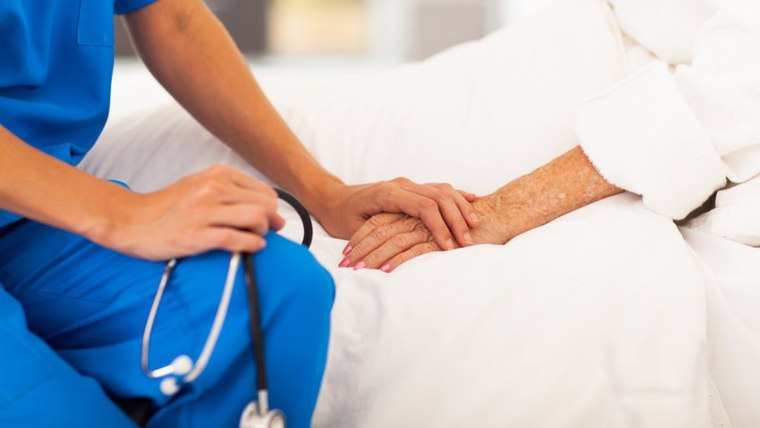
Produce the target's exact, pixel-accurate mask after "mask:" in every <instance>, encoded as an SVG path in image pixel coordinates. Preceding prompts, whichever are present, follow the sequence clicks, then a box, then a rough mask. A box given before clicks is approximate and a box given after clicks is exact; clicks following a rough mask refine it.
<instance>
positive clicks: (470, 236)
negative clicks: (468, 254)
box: [464, 232, 475, 245]
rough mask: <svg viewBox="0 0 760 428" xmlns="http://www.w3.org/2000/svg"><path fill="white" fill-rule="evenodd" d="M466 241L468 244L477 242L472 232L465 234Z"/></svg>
mask: <svg viewBox="0 0 760 428" xmlns="http://www.w3.org/2000/svg"><path fill="white" fill-rule="evenodd" d="M464 242H465V243H466V244H467V245H472V244H474V243H475V241H473V240H472V235H470V232H467V233H465V234H464Z"/></svg>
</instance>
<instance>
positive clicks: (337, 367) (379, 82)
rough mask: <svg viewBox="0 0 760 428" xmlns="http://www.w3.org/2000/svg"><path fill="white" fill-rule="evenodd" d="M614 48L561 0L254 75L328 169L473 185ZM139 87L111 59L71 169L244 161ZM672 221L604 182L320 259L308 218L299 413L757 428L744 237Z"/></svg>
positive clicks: (352, 418)
mask: <svg viewBox="0 0 760 428" xmlns="http://www.w3.org/2000/svg"><path fill="white" fill-rule="evenodd" d="M548 29H551V30H552V31H547V30H548ZM526 41H530V42H529V43H526ZM621 55H622V54H621V52H620V51H619V50H618V45H617V43H616V41H615V39H614V34H612V33H611V32H610V27H609V26H608V25H607V22H606V18H605V15H604V10H602V9H601V8H600V2H597V1H595V0H573V1H565V2H563V3H562V4H560V5H558V7H556V8H554V9H553V10H551V11H548V12H547V13H546V14H544V15H543V16H541V17H539V18H537V19H535V20H533V21H531V22H530V23H528V24H526V25H523V26H521V27H518V28H515V29H510V30H506V31H500V32H497V33H495V34H494V35H492V36H490V37H489V38H487V39H485V40H483V41H480V42H477V43H472V44H467V45H464V46H460V47H457V48H454V49H452V50H450V51H448V52H446V53H444V54H442V55H439V56H437V57H435V58H433V59H431V60H428V61H426V62H424V63H421V64H414V65H409V66H405V67H401V68H399V69H398V70H395V71H391V72H386V73H380V74H377V75H363V76H360V77H355V78H333V79H329V78H320V79H300V78H293V77H286V78H282V77H278V76H277V75H271V74H266V73H264V76H263V78H262V79H261V80H262V82H263V85H264V87H265V88H266V90H267V92H268V93H269V94H270V96H271V97H272V98H273V100H274V102H275V104H276V106H277V107H278V109H279V110H280V111H281V112H282V114H283V116H284V117H285V118H286V120H287V121H288V122H289V124H290V125H291V126H292V127H293V128H294V130H295V131H296V132H297V134H298V135H299V136H300V137H301V139H302V140H303V141H304V143H305V144H306V146H307V147H308V148H309V149H310V150H311V151H312V152H313V153H314V154H315V156H316V157H317V158H318V159H319V160H320V161H321V162H322V163H324V164H325V165H326V166H327V167H328V168H329V169H331V170H332V171H334V172H335V173H337V174H338V175H339V176H341V177H342V178H343V179H345V180H347V181H350V182H362V181H368V180H380V179H388V178H392V177H394V176H398V175H405V176H410V177H411V178H413V179H416V180H420V181H449V182H453V183H454V184H456V185H458V186H460V187H463V188H466V189H469V190H472V191H476V192H479V193H485V192H490V191H492V190H494V189H495V188H496V187H497V186H499V185H501V184H503V183H505V182H507V181H509V180H511V179H513V178H514V177H517V176H519V175H521V174H524V173H526V172H528V171H530V170H531V169H533V168H535V167H536V166H538V165H541V164H542V163H544V162H546V161H548V160H549V159H551V158H553V157H555V156H556V155H558V154H560V153H562V151H564V150H566V149H567V148H570V147H572V146H573V145H575V144H576V140H575V137H574V135H573V129H572V128H573V126H572V117H573V107H574V105H575V104H576V103H577V102H578V101H579V100H580V99H582V98H584V97H586V96H588V95H591V94H593V93H594V92H596V91H598V90H600V89H603V88H604V87H605V86H607V85H608V84H609V83H610V82H612V81H615V80H617V79H619V78H620V77H621V76H622V75H623V73H624V71H623V67H622V63H621ZM150 82H151V81H150V79H149V77H147V75H146V74H145V72H144V71H143V70H139V69H137V68H135V67H128V70H127V71H126V73H124V74H120V73H119V72H118V71H117V75H116V78H115V89H114V104H115V105H116V108H115V109H114V116H112V119H111V121H110V122H109V125H108V127H107V129H106V131H105V132H104V134H103V136H102V138H101V140H100V141H99V142H98V144H97V145H96V147H95V148H94V149H93V151H92V152H91V153H90V154H89V155H88V157H87V158H86V159H85V161H84V162H83V164H82V167H83V168H85V169H87V170H89V171H91V172H93V173H95V174H98V175H100V176H103V177H107V178H110V179H119V180H122V181H125V182H127V183H129V184H130V185H131V186H132V187H133V188H134V189H136V190H138V191H149V190H153V189H156V188H159V187H162V186H165V185H167V184H169V183H171V182H172V181H174V180H176V179H177V178H179V177H181V176H182V175H185V174H188V173H191V172H194V171H198V170H200V169H202V168H204V167H205V166H207V165H209V164H211V163H214V162H223V163H227V164H230V165H233V166H237V167H240V168H242V169H245V170H246V171H248V172H249V173H251V174H254V175H257V176H259V174H258V173H257V172H256V171H255V170H253V169H252V168H250V167H249V166H247V165H245V163H244V162H243V161H242V160H241V159H240V158H238V157H237V156H236V155H234V154H233V153H232V152H231V151H230V150H229V149H227V148H226V147H224V146H223V145H222V144H220V143H219V142H218V141H216V140H215V139H214V138H213V137H212V136H211V135H209V134H208V133H207V132H205V131H203V130H202V129H201V128H200V127H199V126H198V125H197V124H196V123H195V122H194V121H193V120H192V119H191V118H190V117H189V116H188V115H187V114H186V113H184V112H182V111H181V110H180V109H179V108H178V107H176V106H174V105H171V104H168V105H166V106H165V107H161V106H160V105H162V104H166V103H167V102H168V101H167V100H168V97H167V96H166V95H165V94H162V92H161V91H160V90H158V89H157V88H156V87H155V84H153V83H150ZM135 88H143V89H142V90H140V91H137V90H135ZM146 108H147V109H148V110H149V111H147V112H146V111H144V110H145V109H146ZM138 111H140V112H138ZM287 217H288V218H289V220H291V221H290V223H292V224H296V225H297V224H298V221H297V217H296V216H295V215H293V214H292V213H288V214H287ZM296 229H297V227H294V229H291V230H289V231H286V233H289V234H290V233H292V234H297V233H298V230H296ZM684 233H685V236H686V238H687V240H688V243H689V244H691V246H690V245H688V244H687V241H686V240H684V237H683V236H682V234H681V233H679V231H678V229H677V228H676V227H675V226H674V225H673V224H672V222H670V221H669V220H667V219H665V218H663V217H660V216H657V215H655V214H653V213H651V212H650V211H648V210H646V209H645V208H643V207H642V205H641V203H640V201H639V199H638V198H637V197H635V196H633V195H620V196H617V197H614V198H610V199H607V200H605V201H602V202H599V203H597V204H594V205H592V206H589V207H586V208H584V209H582V210H579V211H576V212H574V213H571V214H570V215H567V216H565V217H562V218H560V219H558V220H556V221H554V222H552V223H550V224H548V225H546V226H544V227H541V228H539V229H536V230H534V231H531V232H529V233H527V234H525V235H523V236H521V237H519V238H517V239H515V240H513V241H512V242H510V243H509V244H508V245H505V246H479V247H475V248H468V249H464V250H457V251H455V252H449V253H439V254H432V255H428V256H424V257H421V258H419V259H417V260H414V261H413V262H410V263H409V264H408V265H406V266H403V267H402V268H400V269H398V270H397V271H396V272H394V273H393V274H390V275H387V274H384V273H381V272H376V271H360V272H354V271H351V270H344V269H338V268H337V267H336V265H337V263H338V261H339V258H340V250H341V249H342V247H343V245H344V244H345V242H344V241H340V240H336V239H333V238H330V237H329V236H327V234H326V233H325V232H324V231H323V230H321V229H320V228H317V232H316V238H315V242H314V245H313V251H314V253H315V254H316V256H317V258H318V259H319V260H320V261H321V262H322V263H323V264H324V265H325V266H326V267H328V269H329V270H330V271H331V272H332V274H333V275H334V277H335V279H336V284H337V287H338V293H337V297H336V302H335V307H334V311H333V334H332V340H331V345H330V356H329V361H328V366H327V372H326V375H325V382H324V386H323V391H322V396H321V398H320V402H319V405H318V408H317V412H316V415H315V421H314V424H315V426H317V427H331V428H332V427H387V426H397V427H426V426H430V427H455V426H481V427H508V426H530V427H605V428H607V427H668V428H676V427H680V426H683V427H687V426H688V427H701V426H715V427H729V426H735V427H746V428H749V427H757V426H760V410H758V409H757V406H755V403H756V402H758V401H757V400H758V398H760V370H759V369H758V368H757V367H756V366H758V365H757V364H753V362H756V361H760V318H759V317H757V315H755V312H756V311H755V310H754V308H757V307H760V306H758V305H759V304H760V272H759V271H758V268H757V266H760V263H758V262H760V260H757V258H758V257H760V253H758V250H756V249H753V248H751V247H746V246H743V245H740V244H736V243H732V242H730V241H726V240H723V239H721V238H718V237H715V236H712V235H706V234H702V233H698V232H690V231H686V232H684ZM733 255H737V256H736V257H733ZM735 264H736V265H737V266H738V267H737V266H734V265H735Z"/></svg>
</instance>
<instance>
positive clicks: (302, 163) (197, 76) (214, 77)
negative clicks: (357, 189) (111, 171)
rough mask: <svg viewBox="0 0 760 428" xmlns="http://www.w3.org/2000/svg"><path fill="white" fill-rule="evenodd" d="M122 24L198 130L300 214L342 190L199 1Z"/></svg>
mask: <svg viewBox="0 0 760 428" xmlns="http://www.w3.org/2000/svg"><path fill="white" fill-rule="evenodd" d="M127 23H128V25H129V28H130V33H131V35H132V37H133V41H134V43H135V46H136V47H137V49H138V51H139V53H140V56H141V57H142V58H143V60H144V61H145V63H146V64H147V66H148V67H149V69H150V70H151V71H152V72H153V74H154V75H155V76H156V78H157V79H158V80H159V81H160V82H161V84H162V85H164V87H166V88H167V90H168V91H169V92H170V93H171V94H172V95H173V96H174V97H175V98H176V99H177V100H178V101H179V102H180V103H181V104H182V105H183V106H184V107H185V108H186V109H187V110H188V111H189V112H190V113H191V114H192V115H193V116H194V117H195V118H196V119H197V120H198V121H199V122H200V123H201V124H203V126H204V127H206V128H207V129H208V130H210V131H211V132H212V133H213V134H214V135H216V136H217V137H218V138H219V139H220V140H222V141H223V142H225V143H226V144H228V145H229V146H230V147H231V148H233V149H234V150H235V151H236V152H237V153H239V154H240V155H241V156H242V157H243V158H244V159H245V160H246V161H248V162H249V163H250V164H251V165H253V166H254V167H256V168H257V169H258V170H259V171H261V172H262V173H264V174H265V175H266V176H267V177H269V178H270V179H272V180H273V181H275V182H276V183H277V184H278V185H280V186H282V187H283V188H285V189H286V190H288V191H290V192H292V193H294V194H295V195H296V196H297V197H298V198H299V199H301V200H302V201H303V202H304V203H305V204H306V205H307V207H310V206H313V205H315V204H317V203H319V201H323V200H324V199H325V197H324V196H323V192H325V191H327V190H328V189H330V188H331V186H336V185H340V184H342V183H341V182H340V180H339V179H338V178H336V177H335V176H334V175H332V174H330V173H328V172H327V171H326V170H325V169H324V168H322V167H321V166H320V165H319V164H318V163H317V162H316V161H315V160H314V159H313V158H312V157H311V155H310V154H309V153H308V152H307V151H306V149H305V148H304V147H303V146H302V145H301V143H300V142H299V140H298V138H297V137H296V136H295V135H294V134H293V132H292V131H291V130H290V129H289V128H288V126H287V125H286V124H285V122H284V121H283V119H282V118H281V117H280V116H279V114H278V113H277V111H276V110H275V109H274V107H273V106H272V105H271V103H270V102H269V101H268V99H267V98H266V96H265V95H264V93H263V91H262V90H261V88H260V87H259V85H258V84H257V82H256V81H255V79H254V77H253V75H252V74H251V72H250V69H249V68H248V66H247V64H246V62H245V60H244V59H243V57H242V56H241V54H240V52H239V50H238V49H237V47H236V46H235V43H234V42H233V40H232V39H231V38H230V36H229V34H228V33H227V31H226V30H225V29H224V27H223V26H222V24H221V23H220V22H219V21H218V20H217V19H216V17H215V16H214V15H213V14H212V13H211V12H210V11H209V9H208V8H207V7H206V6H205V5H204V4H203V2H202V1H200V0H162V1H159V2H156V3H154V4H152V5H150V6H148V7H146V8H143V9H141V10H138V11H137V12H135V13H132V14H130V15H129V16H128V17H127ZM158 41H161V42H160V43H159V42H158Z"/></svg>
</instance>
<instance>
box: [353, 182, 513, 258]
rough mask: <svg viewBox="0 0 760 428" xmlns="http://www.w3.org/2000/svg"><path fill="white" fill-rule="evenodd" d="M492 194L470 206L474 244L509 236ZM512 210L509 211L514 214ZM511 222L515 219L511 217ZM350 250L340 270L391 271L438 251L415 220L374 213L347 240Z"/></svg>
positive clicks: (505, 213)
mask: <svg viewBox="0 0 760 428" xmlns="http://www.w3.org/2000/svg"><path fill="white" fill-rule="evenodd" d="M497 202H498V199H497V197H496V196H495V195H490V196H486V197H484V198H480V199H477V200H476V201H474V203H473V204H472V207H473V209H474V211H475V213H476V215H477V216H478V218H479V219H480V226H479V227H478V228H476V229H473V231H472V239H473V243H475V244H504V243H506V242H507V241H509V239H511V238H512V237H513V233H514V232H512V231H511V230H510V228H509V224H510V223H514V222H510V221H508V220H507V218H506V217H507V216H508V215H509V214H508V212H509V211H508V210H501V211H498V210H497V207H496V205H497ZM518 210H519V207H515V209H514V210H511V211H513V212H515V213H516V212H517V211H518ZM514 220H517V218H515V219H514ZM348 245H349V247H350V248H351V251H350V252H348V254H346V257H345V259H343V262H341V265H340V266H341V267H353V268H354V269H363V268H369V269H378V268H379V269H381V270H382V271H384V272H391V271H392V270H394V269H396V268H397V267H398V266H399V265H401V264H402V263H405V262H407V261H409V260H411V259H413V258H415V257H418V256H421V255H423V254H426V253H431V252H434V251H440V250H441V247H440V246H439V245H438V244H436V243H435V242H434V241H433V239H432V234H431V232H430V230H429V229H428V228H427V227H426V226H425V224H424V223H423V222H422V221H420V220H419V219H416V218H413V217H409V216H406V215H399V214H378V215H376V216H373V217H372V218H370V219H369V220H368V221H367V222H366V223H365V224H364V225H363V226H362V227H361V228H360V229H359V230H358V231H357V232H356V234H354V236H353V237H352V238H351V240H350V241H349V244H348Z"/></svg>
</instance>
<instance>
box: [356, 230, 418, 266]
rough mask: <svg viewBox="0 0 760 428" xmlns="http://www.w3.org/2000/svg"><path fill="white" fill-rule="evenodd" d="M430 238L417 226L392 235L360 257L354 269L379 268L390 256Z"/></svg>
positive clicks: (392, 256) (394, 255)
mask: <svg viewBox="0 0 760 428" xmlns="http://www.w3.org/2000/svg"><path fill="white" fill-rule="evenodd" d="M431 240H432V238H431V236H430V233H428V231H427V230H425V229H424V227H423V228H417V229H415V230H413V231H411V232H405V233H399V234H396V235H393V236H392V237H391V238H390V239H388V240H387V241H385V243H383V244H382V245H380V246H379V247H378V248H376V249H375V250H373V251H372V252H370V253H369V254H367V256H365V257H364V258H362V259H361V260H360V261H359V262H358V263H356V265H355V266H354V269H357V270H358V269H363V268H368V269H379V268H380V267H381V266H385V264H386V262H388V261H389V260H391V259H392V258H394V257H396V256H398V255H400V254H402V253H404V252H406V251H408V250H410V249H411V248H412V247H415V246H417V245H419V244H425V243H428V242H430V241H431Z"/></svg>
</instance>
